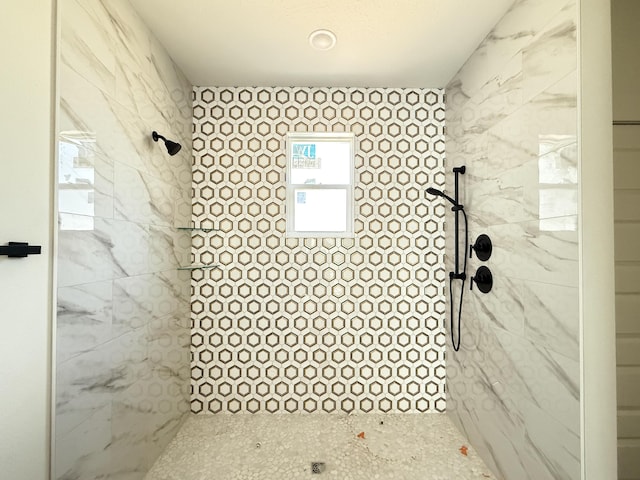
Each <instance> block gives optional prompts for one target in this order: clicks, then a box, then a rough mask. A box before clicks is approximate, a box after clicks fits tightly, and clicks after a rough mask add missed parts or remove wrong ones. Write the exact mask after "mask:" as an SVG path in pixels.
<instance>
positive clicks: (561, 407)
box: [499, 332, 580, 434]
mask: <svg viewBox="0 0 640 480" xmlns="http://www.w3.org/2000/svg"><path fill="white" fill-rule="evenodd" d="M499 339H500V343H502V344H503V345H504V348H505V349H506V350H508V351H509V355H510V357H511V359H512V361H513V364H514V365H515V368H516V369H517V372H518V376H519V378H520V380H521V381H522V382H523V383H524V385H525V387H526V390H525V391H524V393H523V399H527V400H529V401H531V402H532V403H533V404H535V405H537V406H538V407H539V408H540V409H542V410H544V411H545V412H546V413H547V414H548V415H550V416H551V417H553V418H555V419H556V421H558V422H560V423H561V424H562V425H564V426H565V427H566V428H567V429H569V430H570V431H572V432H574V433H576V434H578V433H579V431H580V408H579V407H580V365H579V361H578V360H574V359H571V358H569V357H566V356H564V355H561V354H558V353H555V352H553V351H551V350H548V349H546V348H545V347H542V346H539V345H537V344H534V343H531V342H530V341H529V340H527V339H524V338H521V337H516V336H513V335H510V334H508V333H506V332H504V333H500V334H499Z"/></svg>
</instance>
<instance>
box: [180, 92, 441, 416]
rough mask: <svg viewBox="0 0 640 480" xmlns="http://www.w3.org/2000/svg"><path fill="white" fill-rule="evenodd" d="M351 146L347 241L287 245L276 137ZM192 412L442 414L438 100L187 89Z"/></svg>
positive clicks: (427, 95) (280, 143) (437, 96)
mask: <svg viewBox="0 0 640 480" xmlns="http://www.w3.org/2000/svg"><path fill="white" fill-rule="evenodd" d="M290 131H296V132H307V131H315V132H326V131H333V132H344V131H348V132H353V133H355V135H356V185H355V201H356V205H355V212H356V213H355V232H356V234H355V238H349V239H346V238H343V239H333V238H332V239H309V238H308V239H296V238H285V234H284V232H285V210H284V209H285V202H284V200H285V198H284V195H285V184H284V182H285V175H284V174H285V163H286V151H285V135H286V133H287V132H290ZM193 146H194V167H193V180H194V200H193V222H194V226H195V227H199V228H200V229H199V230H198V229H195V230H194V232H193V249H192V254H193V258H192V260H193V262H194V263H195V264H217V265H219V268H212V269H200V270H194V272H193V277H192V287H193V297H192V321H193V330H192V354H193V359H192V397H191V408H192V411H193V412H195V413H218V412H231V413H236V412H251V413H256V412H272V413H276V412H292V413H293V412H302V413H304V412H309V413H311V412H426V411H438V412H441V411H444V409H445V394H444V379H445V375H444V345H445V336H444V328H443V324H442V322H443V318H444V311H445V306H444V279H445V273H444V267H443V265H444V229H443V223H444V212H445V210H444V208H445V207H444V205H443V204H441V203H440V202H433V201H428V200H427V199H426V198H425V193H424V192H425V189H426V187H427V186H429V185H435V186H440V187H442V186H443V185H444V93H443V91H442V90H434V89H379V88H371V89H370V88H223V87H219V88H218V87H216V88H204V87H196V88H195V89H194V137H193Z"/></svg>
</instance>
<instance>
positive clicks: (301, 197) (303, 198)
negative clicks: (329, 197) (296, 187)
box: [296, 192, 307, 204]
mask: <svg viewBox="0 0 640 480" xmlns="http://www.w3.org/2000/svg"><path fill="white" fill-rule="evenodd" d="M296 203H299V204H305V203H307V192H297V194H296Z"/></svg>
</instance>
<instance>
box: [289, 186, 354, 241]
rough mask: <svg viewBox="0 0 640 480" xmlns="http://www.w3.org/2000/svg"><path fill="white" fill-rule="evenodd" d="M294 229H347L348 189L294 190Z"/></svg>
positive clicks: (307, 230) (311, 230) (308, 230)
mask: <svg viewBox="0 0 640 480" xmlns="http://www.w3.org/2000/svg"><path fill="white" fill-rule="evenodd" d="M293 195H294V198H293V202H294V229H295V230H296V231H298V232H344V231H346V230H347V191H346V190H343V189H322V190H316V189H304V188H296V189H294V191H293Z"/></svg>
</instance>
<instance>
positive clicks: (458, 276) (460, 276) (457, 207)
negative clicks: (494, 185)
mask: <svg viewBox="0 0 640 480" xmlns="http://www.w3.org/2000/svg"><path fill="white" fill-rule="evenodd" d="M465 171H466V167H465V166H464V165H463V166H461V167H455V168H454V169H453V173H454V174H455V195H454V198H451V197H450V196H449V195H447V194H446V193H444V192H443V191H442V190H438V189H437V188H433V187H429V188H427V193H429V194H430V195H434V196H436V197H442V198H444V199H445V200H447V201H448V202H449V203H451V205H453V206H452V207H451V210H452V211H453V212H454V214H455V216H454V223H455V225H454V228H455V232H454V235H455V239H454V243H455V270H454V271H453V272H449V298H450V299H451V328H450V330H451V343H452V345H453V349H454V350H455V351H456V352H457V351H458V350H459V349H460V319H461V318H462V297H463V294H464V283H465V281H466V279H467V255H466V251H467V250H468V249H469V229H468V224H467V214H466V212H465V211H464V206H463V205H462V204H460V202H459V201H458V198H459V197H458V175H459V174H464V173H465ZM460 212H462V216H463V217H464V242H465V246H464V252H465V255H464V263H463V267H462V271H460V245H459V243H460V239H459V221H458V213H460ZM454 280H462V288H461V290H460V306H459V308H458V341H457V342H456V339H455V335H454V331H453V323H454V312H453V308H454V301H453V281H454Z"/></svg>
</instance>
